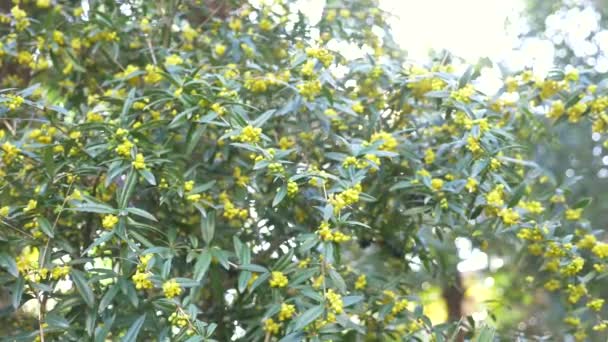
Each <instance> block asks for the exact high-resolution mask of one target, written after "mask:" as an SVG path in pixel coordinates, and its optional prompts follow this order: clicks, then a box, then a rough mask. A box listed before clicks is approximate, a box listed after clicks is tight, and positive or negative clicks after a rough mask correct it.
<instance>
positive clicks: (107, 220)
mask: <svg viewBox="0 0 608 342" xmlns="http://www.w3.org/2000/svg"><path fill="white" fill-rule="evenodd" d="M117 223H118V217H117V216H115V215H105V216H104V217H103V219H102V220H101V225H102V226H103V227H104V228H105V229H107V230H112V229H114V227H115V226H116V224H117Z"/></svg>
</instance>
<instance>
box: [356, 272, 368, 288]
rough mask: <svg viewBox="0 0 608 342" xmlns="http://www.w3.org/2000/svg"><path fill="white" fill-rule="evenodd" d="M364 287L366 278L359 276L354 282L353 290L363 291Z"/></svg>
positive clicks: (363, 275) (362, 275)
mask: <svg viewBox="0 0 608 342" xmlns="http://www.w3.org/2000/svg"><path fill="white" fill-rule="evenodd" d="M366 286H367V277H366V276H365V274H361V275H360V276H359V277H357V280H356V281H355V290H363V289H365V287H366Z"/></svg>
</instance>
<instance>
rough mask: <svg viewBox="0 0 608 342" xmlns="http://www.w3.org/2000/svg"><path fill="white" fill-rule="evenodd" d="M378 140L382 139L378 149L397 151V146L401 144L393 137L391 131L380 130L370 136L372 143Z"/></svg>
mask: <svg viewBox="0 0 608 342" xmlns="http://www.w3.org/2000/svg"><path fill="white" fill-rule="evenodd" d="M376 141H382V144H380V146H378V149H379V150H381V151H392V152H394V151H396V150H397V146H398V145H399V144H398V142H397V139H395V137H393V136H392V135H391V134H390V133H388V132H385V131H380V132H377V133H374V134H372V136H371V138H370V143H372V144H373V143H375V142H376Z"/></svg>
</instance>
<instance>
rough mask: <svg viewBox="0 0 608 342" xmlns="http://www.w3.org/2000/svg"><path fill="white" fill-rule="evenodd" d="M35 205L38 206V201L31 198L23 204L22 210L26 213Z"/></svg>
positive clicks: (34, 207)
mask: <svg viewBox="0 0 608 342" xmlns="http://www.w3.org/2000/svg"><path fill="white" fill-rule="evenodd" d="M37 206H38V201H36V200H33V199H31V200H29V201H28V202H27V205H26V206H25V208H23V212H24V213H27V212H29V211H32V210H34V209H36V207H37Z"/></svg>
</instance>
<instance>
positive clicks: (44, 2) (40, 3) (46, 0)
mask: <svg viewBox="0 0 608 342" xmlns="http://www.w3.org/2000/svg"><path fill="white" fill-rule="evenodd" d="M36 7H38V8H49V7H51V0H36Z"/></svg>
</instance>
